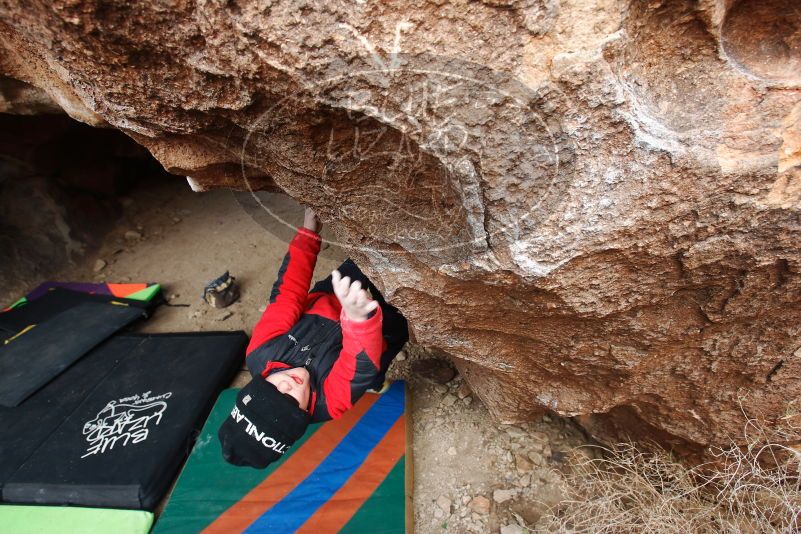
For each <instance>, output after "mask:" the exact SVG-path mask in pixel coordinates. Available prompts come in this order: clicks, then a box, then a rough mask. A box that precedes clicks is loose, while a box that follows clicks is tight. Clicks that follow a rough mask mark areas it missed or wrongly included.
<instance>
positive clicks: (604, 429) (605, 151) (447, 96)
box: [0, 0, 801, 450]
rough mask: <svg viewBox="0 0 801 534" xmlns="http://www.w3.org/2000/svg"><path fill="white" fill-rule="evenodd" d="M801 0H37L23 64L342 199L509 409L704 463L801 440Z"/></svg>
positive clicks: (4, 43)
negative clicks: (736, 450) (718, 455)
mask: <svg viewBox="0 0 801 534" xmlns="http://www.w3.org/2000/svg"><path fill="white" fill-rule="evenodd" d="M796 1H797V0H697V1H695V0H693V1H691V0H655V1H654V0H651V1H646V0H603V1H589V0H572V1H563V2H557V1H555V0H519V1H514V0H491V1H490V0H486V1H481V2H479V1H476V2H461V1H460V2H455V1H448V0H438V1H431V2H411V1H407V2H400V3H392V4H388V3H376V2H355V3H354V2H344V1H336V0H335V1H333V2H326V3H324V4H313V3H307V2H303V1H300V0H289V1H286V2H268V1H260V0H251V1H248V0H242V1H235V2H183V1H177V0H176V1H172V2H167V3H165V2H155V1H152V0H151V1H147V0H146V1H144V2H138V3H136V4H135V5H134V4H130V5H128V4H119V5H116V4H115V5H111V4H107V3H104V2H90V1H88V0H53V1H52V2H47V3H35V4H30V3H28V2H22V1H21V0H9V1H7V2H4V3H3V7H2V8H0V50H2V52H1V53H0V73H2V74H4V75H6V76H8V77H10V78H13V79H15V80H19V81H22V82H24V83H26V84H28V86H31V87H35V88H38V89H39V90H40V91H39V92H35V91H31V90H26V91H21V90H18V89H20V87H22V88H27V87H28V86H19V87H17V90H16V93H14V94H18V95H22V96H20V98H23V97H25V95H28V96H29V97H30V98H32V99H34V100H36V101H37V102H39V104H38V105H39V106H48V105H49V102H50V101H52V102H55V103H57V104H58V105H59V106H60V107H61V108H63V109H64V111H65V112H66V113H68V114H69V115H70V116H72V117H74V118H76V119H78V120H81V121H84V122H87V123H89V124H94V125H102V126H111V127H114V128H118V129H120V130H122V131H123V132H125V133H126V134H128V135H129V136H131V137H133V138H134V139H135V140H137V141H138V142H139V143H141V144H142V145H143V146H145V147H146V148H147V149H148V150H149V151H150V152H151V153H152V154H153V155H154V156H155V157H156V158H157V159H158V160H159V161H160V162H161V163H162V164H163V165H164V166H165V168H167V169H168V170H170V171H171V172H174V173H177V174H182V175H185V176H188V177H190V178H191V179H190V184H191V185H192V186H193V188H194V189H205V188H212V187H234V188H237V189H241V190H251V191H259V190H265V189H266V190H272V191H277V190H280V191H284V192H286V193H287V194H289V195H291V196H292V197H294V198H296V199H298V200H300V201H301V202H303V203H305V204H308V205H310V206H312V207H314V208H315V209H316V210H317V211H318V212H319V213H320V215H321V217H322V218H323V219H324V221H325V222H326V223H327V224H329V225H330V227H331V228H333V229H334V231H335V233H336V241H337V242H338V243H339V244H341V245H343V246H345V247H347V248H348V251H349V253H350V254H351V256H352V257H354V258H355V259H356V260H357V261H358V263H359V264H360V266H362V268H363V269H364V270H365V272H367V273H368V274H369V275H370V277H371V278H372V279H373V280H374V281H375V282H376V283H377V284H378V285H379V286H380V288H381V289H382V291H383V292H384V294H385V296H386V297H387V298H388V299H390V300H391V301H392V303H393V304H395V305H396V306H398V307H399V308H400V309H401V310H402V311H403V312H404V313H405V314H406V316H407V317H408V318H409V320H410V323H411V326H412V329H413V334H414V337H415V339H416V341H417V342H418V343H419V344H421V345H423V346H425V347H429V348H431V349H435V350H436V351H439V352H444V353H446V354H447V355H448V356H449V357H450V358H451V360H452V361H453V362H454V363H455V365H456V367H457V368H458V370H459V371H460V373H461V374H462V375H463V376H464V377H465V380H466V381H467V383H468V384H469V386H470V389H471V390H472V391H473V392H474V393H475V394H476V395H477V396H478V397H479V398H480V399H481V400H482V401H484V402H485V403H486V404H487V406H488V407H489V408H490V411H491V413H492V414H494V416H496V417H497V418H498V419H499V420H501V421H504V422H519V421H526V420H532V419H534V418H535V417H537V416H538V415H540V414H542V413H544V412H546V411H551V412H556V413H559V414H562V415H569V416H582V421H583V422H584V424H585V425H587V427H588V428H589V429H591V430H592V431H593V432H596V433H597V434H598V435H601V436H605V437H607V438H610V439H617V438H619V437H621V436H623V435H626V434H637V435H640V434H642V435H643V436H644V437H650V438H653V439H658V440H660V441H661V442H663V443H666V444H669V445H673V446H675V447H685V448H687V447H689V449H693V450H703V449H704V447H706V446H708V445H710V444H725V443H729V442H730V440H732V439H733V440H735V441H743V440H744V439H745V437H744V436H743V427H744V424H745V422H746V420H747V419H755V420H759V421H760V422H763V423H764V424H765V425H766V427H767V428H769V429H770V432H771V435H770V437H771V438H774V439H777V440H779V441H784V442H790V441H793V440H797V439H798V438H799V437H801V435H799V431H798V428H799V427H798V425H797V424H794V423H797V422H798V419H797V418H796V417H795V416H796V414H797V413H798V411H797V408H798V403H799V400H798V399H799V396H798V391H800V390H801V388H799V386H801V359H799V357H798V356H794V354H797V350H798V349H799V347H801V336H799V331H800V330H801V326H799V325H801V304H800V302H801V276H800V275H799V272H800V271H801V252H799V247H798V243H799V237H801V235H800V234H799V230H801V168H800V165H801V90H800V89H799V84H800V82H801V81H800V80H799V75H798V73H799V72H801V70H800V69H799V64H801V63H800V62H801V44H799V37H798V36H799V27H801V12H800V11H799V10H797V9H796ZM33 93H35V94H33ZM45 95H46V98H45ZM3 98H4V99H5V100H4V101H6V103H5V104H3V105H4V109H8V110H12V111H13V110H15V109H18V110H26V111H25V112H29V111H30V110H31V109H36V106H35V105H33V104H31V105H29V106H25V105H22V103H19V104H17V105H15V104H14V103H13V102H8V100H9V98H12V97H10V96H4V97H3ZM48 99H49V100H48Z"/></svg>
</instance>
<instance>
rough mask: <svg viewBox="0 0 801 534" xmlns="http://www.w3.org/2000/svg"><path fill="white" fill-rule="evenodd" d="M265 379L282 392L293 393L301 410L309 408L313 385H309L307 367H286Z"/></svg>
mask: <svg viewBox="0 0 801 534" xmlns="http://www.w3.org/2000/svg"><path fill="white" fill-rule="evenodd" d="M265 380H267V382H269V383H271V384H272V385H274V386H275V387H276V388H277V389H278V391H280V392H281V393H286V394H287V395H291V396H292V397H293V398H294V399H295V400H296V401H298V406H300V409H301V410H306V409H308V407H309V394H310V392H311V386H310V385H309V371H307V370H306V368H305V367H293V368H292V369H284V370H283V371H278V372H275V373H272V374H271V375H270V376H268V377H267V378H265Z"/></svg>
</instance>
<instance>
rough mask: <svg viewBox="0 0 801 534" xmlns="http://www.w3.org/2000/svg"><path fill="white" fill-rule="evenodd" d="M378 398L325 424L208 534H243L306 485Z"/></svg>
mask: <svg viewBox="0 0 801 534" xmlns="http://www.w3.org/2000/svg"><path fill="white" fill-rule="evenodd" d="M377 399H378V395H364V396H363V397H362V398H361V399H360V400H359V402H357V403H356V404H355V405H354V406H353V408H351V409H350V410H348V411H347V412H345V413H344V414H343V415H342V417H340V418H339V419H335V420H333V421H329V422H327V423H325V424H323V425H322V426H321V427H320V429H319V430H317V432H315V433H314V434H312V435H311V437H309V439H307V440H306V441H305V442H304V443H303V445H301V447H300V448H299V449H297V450H296V451H295V452H294V453H292V456H290V457H289V458H287V459H286V461H284V463H283V464H282V465H281V467H279V468H278V469H276V470H275V471H273V472H272V473H271V474H270V476H268V477H267V478H265V479H264V480H263V481H262V482H261V483H260V484H259V485H258V486H256V487H255V488H253V489H252V490H251V491H250V493H248V494H247V495H245V496H244V497H243V498H242V499H241V500H240V501H239V502H237V503H236V504H234V505H233V506H231V507H230V508H228V510H226V511H225V512H223V513H222V514H221V515H220V516H219V517H218V518H217V519H216V520H214V522H213V523H212V524H210V525H209V526H208V527H206V528H205V529H204V530H203V532H204V533H205V534H211V533H220V534H229V533H231V532H242V531H243V530H245V529H246V528H248V527H249V526H250V525H251V523H253V522H254V521H255V520H256V519H258V518H259V517H260V516H261V515H262V514H263V513H264V512H266V511H267V510H269V509H270V508H272V507H273V506H274V505H275V504H277V503H278V502H279V501H281V499H283V498H284V497H286V496H287V495H289V493H290V492H291V491H292V490H293V489H295V487H297V485H298V484H300V483H301V482H303V481H304V480H305V479H306V477H308V476H309V475H310V474H311V472H312V471H314V470H315V469H316V468H317V466H318V465H320V462H322V461H323V460H325V458H326V457H327V456H328V455H329V454H331V451H332V450H334V448H335V447H336V446H337V445H339V442H340V441H342V438H344V437H345V435H346V434H347V433H348V432H350V430H351V429H352V428H353V427H354V425H356V423H357V422H359V419H361V417H362V416H363V415H364V414H365V413H366V412H367V410H369V409H370V407H372V405H373V404H374V403H375V401H376V400H377Z"/></svg>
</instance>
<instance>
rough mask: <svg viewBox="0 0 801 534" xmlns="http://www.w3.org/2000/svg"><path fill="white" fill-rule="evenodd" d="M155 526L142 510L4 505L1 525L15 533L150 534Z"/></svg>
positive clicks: (0, 515) (1, 513) (0, 508)
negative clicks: (151, 528) (110, 533)
mask: <svg viewBox="0 0 801 534" xmlns="http://www.w3.org/2000/svg"><path fill="white" fill-rule="evenodd" d="M152 524H153V514H152V513H151V512H144V511H142V510H111V509H105V508H70V507H67V506H19V505H13V504H5V505H0V525H3V530H4V531H5V532H13V533H14V534H45V533H46V534H75V533H76V532H80V533H81V534H107V533H109V532H113V533H114V534H147V533H148V532H149V531H150V527H151V525H152Z"/></svg>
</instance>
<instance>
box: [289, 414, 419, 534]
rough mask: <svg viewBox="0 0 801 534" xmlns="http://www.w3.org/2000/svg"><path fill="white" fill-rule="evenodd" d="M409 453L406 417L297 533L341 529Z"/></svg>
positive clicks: (397, 423) (397, 422) (307, 533)
mask: <svg viewBox="0 0 801 534" xmlns="http://www.w3.org/2000/svg"><path fill="white" fill-rule="evenodd" d="M405 452H406V416H405V415H402V416H400V417H399V418H398V420H397V421H395V424H393V425H392V427H391V428H390V429H389V431H388V432H387V433H386V435H385V436H384V437H383V438H382V439H381V441H380V442H378V445H376V446H375V448H374V449H373V450H372V452H370V454H368V455H367V458H365V459H364V462H363V463H362V465H360V466H359V469H357V470H356V472H355V473H353V476H351V477H350V478H349V479H348V481H347V482H346V483H345V484H344V485H343V486H342V487H341V488H339V490H338V491H337V492H336V493H335V494H334V495H333V496H332V497H331V498H330V499H329V500H328V502H326V503H325V504H324V505H323V506H321V507H320V508H319V509H318V510H317V511H316V512H315V513H314V515H312V516H311V517H310V518H309V519H308V520H307V521H306V522H305V523H304V524H303V526H301V527H300V528H299V529H298V530H297V531H296V534H301V533H303V534H319V533H320V532H339V531H340V530H341V529H342V527H344V526H345V525H346V524H347V522H348V521H350V519H351V518H352V517H353V515H354V514H355V513H356V512H357V511H358V510H359V508H361V506H362V505H363V504H364V502H365V501H366V500H367V499H368V498H370V496H371V495H372V494H373V492H374V491H375V490H376V488H378V486H380V485H381V482H383V481H384V479H385V478H386V477H387V475H388V474H389V472H390V471H391V470H392V468H393V467H395V464H397V463H398V460H400V458H401V457H402V456H403V455H404V453H405Z"/></svg>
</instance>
